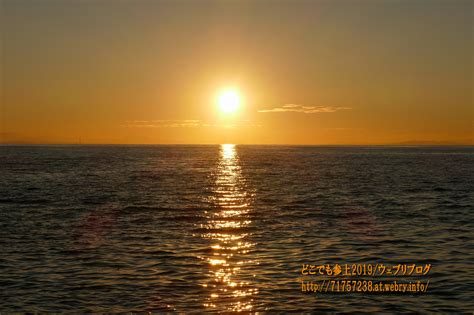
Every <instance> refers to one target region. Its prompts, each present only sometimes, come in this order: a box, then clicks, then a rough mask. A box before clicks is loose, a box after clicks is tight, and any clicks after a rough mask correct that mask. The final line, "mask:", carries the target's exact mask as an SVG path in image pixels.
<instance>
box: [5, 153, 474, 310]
mask: <svg viewBox="0 0 474 315" xmlns="http://www.w3.org/2000/svg"><path fill="white" fill-rule="evenodd" d="M473 191H474V148H473V147H316V146H315V147H306V146H303V147H297V146H241V145H221V146H219V145H215V146H212V145H209V146H0V288H1V289H0V311H3V312H11V311H30V312H135V311H136V312H141V311H150V312H163V311H173V310H176V311H178V312H186V313H201V312H203V311H212V312H229V311H251V312H272V311H280V312H289V311H295V312H303V313H309V312H318V311H319V312H348V313H349V312H396V313H399V312H415V311H418V312H435V311H439V312H449V311H451V312H455V313H461V312H469V313H470V312H472V311H473V310H474V295H473V292H474V270H473V268H472V264H473V261H474V243H473V239H474V234H473V225H474V209H473V205H474V195H473ZM374 262H378V263H384V264H386V265H390V264H392V265H395V264H398V263H403V264H412V263H416V264H428V263H429V264H431V265H432V269H431V271H430V273H429V274H428V275H427V276H426V277H424V278H422V279H423V280H430V284H429V289H428V291H427V292H426V293H383V294H382V293H378V294H377V293H372V294H369V293H304V292H302V291H301V280H302V275H301V268H302V264H326V263H329V264H333V263H340V264H345V263H348V264H353V263H362V264H363V263H374ZM314 277H316V276H314ZM314 279H316V278H314ZM357 279H359V278H357ZM360 279H365V278H360ZM401 279H408V278H401ZM415 280H416V279H415Z"/></svg>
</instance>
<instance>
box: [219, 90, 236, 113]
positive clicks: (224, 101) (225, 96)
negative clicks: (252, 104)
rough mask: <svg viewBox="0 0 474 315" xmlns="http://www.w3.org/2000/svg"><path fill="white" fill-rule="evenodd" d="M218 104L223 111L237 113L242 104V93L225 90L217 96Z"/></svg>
mask: <svg viewBox="0 0 474 315" xmlns="http://www.w3.org/2000/svg"><path fill="white" fill-rule="evenodd" d="M217 104H218V105H219V109H220V110H221V112H223V113H226V114H232V113H235V112H236V111H237V110H238V109H239V106H240V95H239V93H238V92H237V91H236V90H224V91H222V92H220V93H219V95H218V97H217Z"/></svg>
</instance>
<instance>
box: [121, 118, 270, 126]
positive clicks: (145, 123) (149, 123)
mask: <svg viewBox="0 0 474 315" xmlns="http://www.w3.org/2000/svg"><path fill="white" fill-rule="evenodd" d="M122 127H128V128H196V127H207V128H209V127H214V128H235V127H251V128H253V127H261V125H260V124H257V123H253V122H251V121H249V120H241V121H236V122H234V123H232V124H218V123H209V122H204V121H201V120H197V119H184V120H132V121H127V122H126V124H124V125H122Z"/></svg>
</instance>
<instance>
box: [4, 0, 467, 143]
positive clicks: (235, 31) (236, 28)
mask: <svg viewBox="0 0 474 315" xmlns="http://www.w3.org/2000/svg"><path fill="white" fill-rule="evenodd" d="M1 6H2V7H1V14H2V17H1V21H0V24H1V25H0V30H1V33H0V36H1V37H0V38H1V44H2V46H1V59H0V60H1V63H0V66H1V76H0V79H1V82H0V84H1V90H0V92H1V95H0V96H1V99H0V100H1V104H0V105H1V106H0V143H79V142H81V143H147V144H148V143H150V144H151V143H166V144H167V143H248V144H253V143H258V144H397V143H410V144H415V143H422V144H424V143H436V144H474V137H473V133H474V132H473V130H474V129H473V128H474V127H473V122H474V110H473V109H474V104H473V89H472V87H473V86H474V84H473V72H474V67H473V59H472V56H473V55H474V54H473V33H472V32H473V28H472V21H473V20H472V12H473V3H472V1H457V0H454V1H438V0H429V1H421V0H415V1H388V0H387V1H350V0H346V1H344V0H340V1H316V0H314V1H265V0H262V1H250V0H241V1H191V0H189V1H145V0H136V1H125V0H117V1H106V0H101V1H94V0H83V1H81V0H69V1H67V0H63V1H61V0H38V1H29V0H15V1H14V0H3V1H2V2H1ZM227 86H234V87H236V88H238V89H239V90H240V92H241V95H242V97H243V100H244V102H243V104H242V106H241V109H240V111H239V113H238V114H237V115H227V116H225V115H222V113H220V112H219V111H218V109H217V106H216V104H215V98H216V94H217V93H218V91H219V90H221V89H223V88H225V87H227Z"/></svg>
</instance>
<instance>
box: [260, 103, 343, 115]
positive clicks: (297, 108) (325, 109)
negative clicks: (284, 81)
mask: <svg viewBox="0 0 474 315" xmlns="http://www.w3.org/2000/svg"><path fill="white" fill-rule="evenodd" d="M344 109H351V108H350V107H334V106H303V105H299V104H285V105H283V106H281V107H275V108H272V109H261V110H259V111H258V112H259V113H286V112H293V113H304V114H316V113H334V112H336V111H339V110H344Z"/></svg>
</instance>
